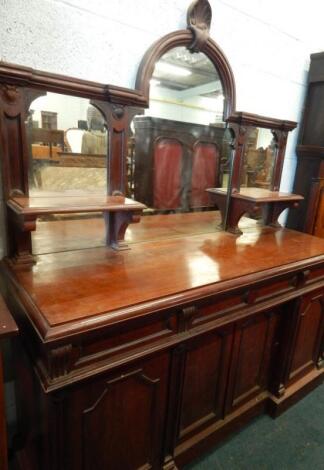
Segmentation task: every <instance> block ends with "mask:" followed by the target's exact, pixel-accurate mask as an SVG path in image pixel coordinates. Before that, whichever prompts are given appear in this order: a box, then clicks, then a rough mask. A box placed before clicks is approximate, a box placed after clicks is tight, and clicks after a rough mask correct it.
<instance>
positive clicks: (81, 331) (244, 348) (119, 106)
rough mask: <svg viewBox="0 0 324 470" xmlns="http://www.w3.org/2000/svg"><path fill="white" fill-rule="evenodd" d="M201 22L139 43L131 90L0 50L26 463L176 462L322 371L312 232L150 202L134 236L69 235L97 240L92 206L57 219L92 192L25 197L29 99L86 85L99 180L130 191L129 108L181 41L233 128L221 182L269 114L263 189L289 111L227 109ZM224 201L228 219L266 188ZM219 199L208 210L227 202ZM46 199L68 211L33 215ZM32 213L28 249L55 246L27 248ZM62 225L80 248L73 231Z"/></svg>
mask: <svg viewBox="0 0 324 470" xmlns="http://www.w3.org/2000/svg"><path fill="white" fill-rule="evenodd" d="M210 21H211V8H210V5H209V3H208V1H206V0H197V1H195V2H193V4H192V5H191V6H190V8H189V11H188V28H187V29H186V30H180V31H176V32H174V33H170V34H168V35H166V36H164V37H163V38H162V39H160V40H159V41H157V42H156V43H155V44H154V45H153V46H152V47H151V48H150V49H149V50H148V51H147V53H146V54H145V56H144V58H143V61H142V63H141V65H140V67H139V71H138V75H137V80H136V90H127V89H122V88H118V87H114V86H110V85H108V86H106V85H100V84H96V83H92V82H86V81H83V80H75V79H72V78H70V77H63V76H57V75H52V74H47V73H43V72H37V71H33V70H31V69H26V68H23V67H15V66H10V65H8V64H7V65H4V64H0V81H1V88H0V125H1V130H2V139H0V154H1V157H2V162H1V163H2V165H1V167H2V177H3V187H4V197H5V200H6V202H7V201H8V200H10V201H11V202H10V204H9V210H8V211H7V212H8V217H7V220H6V228H7V232H8V237H7V238H8V257H7V258H6V259H5V260H4V261H3V262H2V263H1V264H0V280H1V287H2V289H3V293H4V295H5V296H6V302H7V303H8V305H9V306H10V310H11V312H12V313H13V315H14V317H15V319H16V321H17V323H18V325H19V328H20V330H21V341H17V342H16V344H15V348H14V353H15V365H16V371H17V373H16V382H17V387H16V392H17V395H16V396H17V405H18V406H17V413H18V418H19V434H20V439H19V449H17V452H16V455H17V459H18V461H19V463H20V466H21V470H29V469H32V470H44V469H49V470H80V469H81V468H82V469H83V470H93V468H103V467H104V468H105V469H107V470H115V469H118V468H122V469H124V468H125V469H132V470H133V469H134V468H139V469H149V468H152V469H154V470H160V469H163V470H171V469H173V470H176V469H177V468H181V467H182V466H183V465H184V464H185V463H186V462H188V461H189V460H191V459H194V458H196V457H197V456H198V455H199V454H201V453H202V452H203V451H205V450H206V449H207V448H208V447H210V446H211V445H213V444H214V443H217V442H219V441H220V440H221V439H223V438H224V437H225V436H227V435H228V434H229V433H230V432H232V431H234V430H236V431H237V430H239V429H240V427H241V426H242V425H243V424H244V423H245V422H247V421H248V420H250V419H251V418H252V417H254V416H257V415H258V414H260V413H263V412H265V411H267V412H269V413H271V414H273V415H275V414H278V413H280V412H282V411H283V410H285V409H286V408H287V407H288V406H289V405H290V404H291V403H292V402H293V401H296V400H297V399H299V398H300V397H301V396H302V395H303V394H304V393H306V392H307V391H309V390H310V389H311V388H313V387H315V386H316V385H317V384H319V383H320V382H322V381H323V379H324V369H323V362H324V357H323V354H324V308H323V305H324V242H323V241H321V240H320V239H317V238H314V237H311V236H307V235H304V234H300V233H296V232H293V231H290V230H285V229H281V228H273V227H263V228H261V227H260V226H259V225H258V224H257V223H256V222H255V221H253V222H251V223H246V225H245V226H244V234H243V235H242V236H240V237H237V236H233V235H232V234H230V233H226V232H221V231H217V224H218V220H219V218H218V213H217V212H215V211H211V212H208V213H207V212H206V213H202V214H201V217H196V214H195V213H188V214H187V213H186V214H170V217H166V218H163V219H162V218H161V219H159V218H155V217H147V218H146V217H145V223H144V225H143V228H140V226H139V228H138V231H136V230H129V231H128V238H129V240H130V241H132V242H133V244H132V249H131V250H129V251H124V252H115V251H113V250H112V249H111V248H107V247H97V248H96V247H93V246H92V247H91V248H89V249H80V248H85V247H86V243H87V242H88V241H89V242H90V246H91V242H92V243H93V244H96V243H97V240H99V242H101V235H99V231H98V227H99V225H98V220H97V219H96V218H92V219H91V218H89V219H86V218H84V219H81V220H79V221H74V220H73V221H68V220H66V218H65V219H64V217H65V216H66V214H69V213H70V212H81V211H82V207H83V209H84V210H85V211H86V212H92V213H94V212H96V211H97V210H99V211H100V212H102V211H105V209H104V208H102V206H101V203H102V202H101V203H100V204H99V209H98V204H97V205H96V204H95V205H93V204H91V203H89V201H87V202H86V204H85V205H84V206H83V202H82V204H81V205H80V204H75V205H71V204H70V207H68V206H67V205H65V204H64V205H62V204H61V203H60V204H59V205H57V201H56V202H55V201H52V204H51V202H48V201H45V204H43V205H42V204H41V205H39V204H38V203H36V204H35V205H33V203H32V206H30V205H29V203H30V200H29V202H27V200H26V199H25V203H22V205H19V201H20V202H22V201H24V198H28V194H29V181H28V169H29V161H30V152H29V150H30V149H29V146H28V143H27V138H26V137H27V136H26V126H25V122H26V120H27V116H28V112H29V107H30V104H31V103H32V101H33V100H34V99H36V98H37V97H40V96H42V95H44V94H45V92H46V91H52V92H58V93H66V94H69V93H71V94H72V95H74V96H82V97H85V98H91V99H92V101H91V104H92V105H94V106H95V107H96V108H97V109H98V110H100V111H101V112H102V114H103V116H104V117H105V121H106V124H107V129H108V131H109V149H108V155H107V187H108V188H109V191H110V193H112V194H113V193H114V192H115V191H118V192H119V193H120V192H121V193H122V194H126V183H127V161H126V157H127V155H126V153H127V142H128V136H129V132H130V130H129V127H130V123H131V121H132V119H133V117H134V116H135V115H136V114H142V113H143V107H145V106H148V105H149V87H150V79H151V77H152V73H153V70H154V66H155V63H156V61H157V60H159V59H160V58H161V57H162V56H163V55H164V54H165V53H166V52H168V51H169V50H170V49H172V48H173V47H179V46H185V47H187V48H188V49H189V50H191V51H193V52H198V51H202V52H204V53H205V54H206V55H207V57H208V58H209V59H210V60H211V61H212V62H213V64H214V65H215V68H216V70H217V72H218V74H219V77H220V81H221V83H222V87H223V95H224V119H225V118H227V117H228V118H229V119H228V123H229V126H230V128H231V132H232V134H233V135H232V136H233V137H235V139H234V142H233V145H234V153H235V158H234V164H233V172H234V178H233V179H232V184H230V185H229V186H230V188H231V190H232V191H233V192H235V190H238V189H239V186H240V167H241V160H240V158H241V157H242V155H243V149H244V145H245V143H246V142H247V141H248V134H249V131H250V130H251V128H252V127H253V126H258V125H260V126H261V127H265V128H269V129H272V130H273V134H274V137H275V141H276V146H277V153H276V155H277V158H276V162H275V169H274V172H273V179H272V183H271V188H272V189H273V190H278V189H279V183H280V177H281V169H282V163H283V157H284V150H285V146H286V140H287V134H288V131H289V130H291V129H292V128H293V127H294V125H295V124H294V123H291V122H287V121H277V120H274V119H269V118H265V117H262V116H257V115H251V114H247V113H236V112H235V82H234V77H233V73H232V70H231V67H230V65H229V63H228V61H227V59H226V57H225V56H224V54H223V52H222V50H221V49H220V48H219V47H218V45H217V44H215V43H214V41H213V40H212V39H211V38H210V37H209V27H210ZM136 106H140V107H141V108H140V109H139V108H136ZM231 116H232V119H231ZM232 174H233V173H232ZM208 184H210V183H208ZM218 185H219V184H218V183H215V186H218ZM162 190H163V188H162ZM222 199H223V202H224V200H225V198H224V197H223V198H222ZM229 199H230V201H229V202H230V204H232V203H233V201H234V204H235V205H236V208H235V211H234V212H235V213H236V217H237V218H238V217H241V215H242V214H243V213H244V212H250V210H252V209H253V208H254V206H257V204H261V203H265V204H268V203H269V201H261V202H259V203H255V201H254V200H252V201H251V200H243V199H237V198H234V197H232V198H229ZM242 201H243V202H244V203H248V204H250V205H249V206H247V205H246V204H245V205H243V203H242ZM38 202H39V201H38ZM70 202H71V201H70ZM72 202H73V201H72ZM106 202H107V201H104V202H103V204H106ZM144 202H145V201H144ZM225 202H226V203H227V202H228V201H225ZM270 202H271V201H270ZM292 202H293V203H295V204H296V203H297V202H298V201H292ZM286 203H287V201H283V200H280V201H279V202H278V201H277V200H276V201H275V203H274V204H272V208H271V211H268V212H267V214H266V216H265V220H266V221H267V222H269V223H272V222H273V221H275V220H276V216H277V215H278V213H279V210H282V207H283V206H282V205H283V204H286ZM24 204H25V206H24ZM67 204H69V203H68V202H67ZM276 204H278V206H277V207H275V205H276ZM10 205H13V206H14V207H13V208H11V207H10ZM225 206H226V204H223V205H222V202H220V207H219V209H220V210H221V211H222V212H223V213H225V215H226V217H227V215H228V213H227V212H226V211H225V209H226V207H225ZM247 207H248V209H249V210H246V209H247ZM268 207H270V206H269V205H268ZM268 207H267V209H268ZM60 208H61V210H60ZM71 208H72V209H77V210H76V211H74V210H73V211H71ZM228 208H230V206H228ZM57 209H58V210H57ZM69 209H70V210H69ZM80 209H81V210H80ZM89 209H90V210H89ZM141 209H142V208H141ZM273 209H275V210H273ZM224 211H225V212H224ZM55 212H56V213H57V212H60V213H61V214H62V215H61V217H62V220H55V221H53V222H52V221H49V220H46V221H44V218H49V217H48V216H49V215H51V214H53V213H55ZM135 212H136V211H135ZM127 213H128V211H127V210H126V211H124V210H123V211H122V217H119V216H120V214H119V216H118V217H117V216H116V217H115V218H114V219H109V220H108V219H107V218H106V223H107V225H108V228H109V227H110V229H112V228H113V227H114V228H115V229H114V230H111V231H110V232H109V230H108V232H109V233H110V235H111V237H112V235H114V237H113V241H114V243H118V241H120V235H122V236H124V234H125V233H124V232H125V230H126V226H127V223H128V222H129V221H130V218H127V217H128V216H127V217H126V218H123V217H125V214H126V215H127ZM117 214H118V212H116V211H115V212H113V213H112V215H113V216H115V215H117ZM38 215H40V216H42V220H41V221H40V222H39V224H38V225H39V226H38V228H40V229H41V230H42V227H45V231H44V230H43V233H40V234H37V233H36V235H35V237H34V240H33V242H34V245H35V246H36V247H37V243H38V248H37V250H38V253H39V252H40V251H42V250H45V251H47V250H48V251H52V250H53V246H54V240H53V238H54V237H55V235H57V234H61V235H62V239H61V241H59V243H58V249H62V248H63V249H65V250H68V251H65V252H59V253H48V254H39V255H38V256H37V264H36V265H33V266H32V265H31V262H33V261H35V260H34V259H31V258H32V256H31V233H30V232H31V230H34V229H35V228H36V217H37V216H38ZM110 215H111V214H110ZM43 216H45V217H43ZM171 216H172V217H171ZM223 218H224V216H223ZM133 221H135V220H133ZM174 222H176V223H177V224H178V226H176V225H175V223H174ZM232 222H233V226H235V224H237V222H238V220H236V221H235V220H233V221H232ZM43 224H44V225H43ZM50 224H54V225H50ZM91 224H93V225H91ZM244 224H245V222H244ZM53 227H55V229H54V230H52V228H53ZM226 228H227V225H226ZM49 230H52V235H48V234H49ZM65 230H67V232H65ZM46 231H47V232H46ZM111 232H113V233H111ZM193 232H194V233H193ZM70 233H71V234H73V236H74V237H75V239H76V241H78V242H79V246H78V247H75V245H73V244H72V241H68V240H67V236H68V235H69V234H70ZM46 234H47V235H48V239H47V240H46V236H47V235H46ZM92 237H93V239H92ZM72 248H78V249H74V250H72ZM17 257H18V259H19V260H20V265H19V266H18V267H17V265H15V262H16V261H17ZM19 269H20V270H19ZM126 448H127V452H125V449H126Z"/></svg>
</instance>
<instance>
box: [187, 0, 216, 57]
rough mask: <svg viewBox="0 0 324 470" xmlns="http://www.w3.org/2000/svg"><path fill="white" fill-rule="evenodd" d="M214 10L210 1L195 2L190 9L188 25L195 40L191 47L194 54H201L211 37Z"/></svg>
mask: <svg viewBox="0 0 324 470" xmlns="http://www.w3.org/2000/svg"><path fill="white" fill-rule="evenodd" d="M211 19H212V9H211V6H210V3H209V1H208V0H195V1H194V2H192V4H191V5H190V6H189V8H188V12H187V25H188V28H189V29H190V30H191V31H192V33H193V36H194V40H193V42H192V44H191V45H190V46H189V49H190V50H191V51H192V52H199V51H200V50H201V49H202V47H203V46H204V44H205V42H206V41H207V40H208V37H209V29H210V24H211Z"/></svg>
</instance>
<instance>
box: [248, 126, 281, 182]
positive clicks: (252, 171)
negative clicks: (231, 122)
mask: <svg viewBox="0 0 324 470" xmlns="http://www.w3.org/2000/svg"><path fill="white" fill-rule="evenodd" d="M275 157H276V145H275V140H274V137H273V135H272V132H271V131H270V129H263V128H260V127H256V128H253V129H252V130H251V131H250V133H249V136H248V139H247V143H246V145H245V148H244V156H243V162H242V168H241V187H254V188H263V189H270V186H271V181H272V174H273V167H274V162H275Z"/></svg>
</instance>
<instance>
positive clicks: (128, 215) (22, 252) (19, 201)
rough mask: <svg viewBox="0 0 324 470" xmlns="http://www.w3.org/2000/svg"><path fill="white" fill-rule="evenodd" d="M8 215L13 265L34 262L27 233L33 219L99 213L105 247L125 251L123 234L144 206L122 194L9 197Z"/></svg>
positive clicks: (33, 222) (138, 217) (34, 227)
mask: <svg viewBox="0 0 324 470" xmlns="http://www.w3.org/2000/svg"><path fill="white" fill-rule="evenodd" d="M7 207H8V215H9V219H10V222H11V224H12V227H13V229H14V233H15V253H13V259H14V263H15V264H18V265H21V264H23V265H26V264H30V263H33V262H34V257H33V254H32V249H31V239H30V232H32V231H34V230H36V220H37V218H38V217H40V216H45V215H51V214H73V213H75V214H80V213H89V212H102V213H103V215H104V219H105V223H106V244H107V246H110V247H111V248H113V249H116V250H121V249H127V245H125V243H124V235H125V232H126V229H127V227H128V225H129V224H130V223H136V222H139V220H140V216H141V214H142V211H143V209H145V208H146V206H145V205H144V204H141V203H140V202H137V201H134V200H132V199H128V198H126V197H124V196H122V195H113V196H97V195H96V196H64V197H60V196H51V197H49V196H44V197H22V196H21V197H19V196H17V197H11V198H10V199H9V200H8V201H7Z"/></svg>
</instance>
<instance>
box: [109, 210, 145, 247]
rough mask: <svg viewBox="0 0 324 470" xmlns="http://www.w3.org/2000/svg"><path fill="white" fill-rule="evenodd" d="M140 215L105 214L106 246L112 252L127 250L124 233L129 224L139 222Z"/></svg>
mask: <svg viewBox="0 0 324 470" xmlns="http://www.w3.org/2000/svg"><path fill="white" fill-rule="evenodd" d="M140 217H141V214H140V213H136V212H131V211H116V212H105V213H104V218H105V224H106V245H107V246H110V247H111V248H113V249H114V250H127V249H128V245H127V244H126V243H125V242H124V238H125V232H126V229H127V227H128V225H129V224H132V223H137V222H139V221H140Z"/></svg>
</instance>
